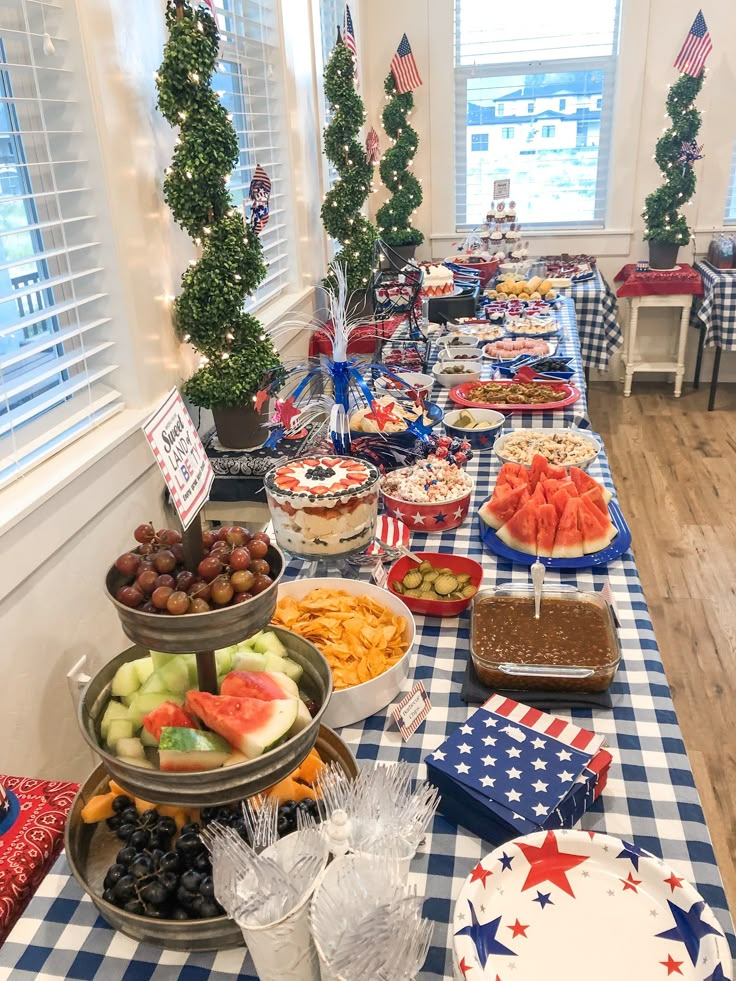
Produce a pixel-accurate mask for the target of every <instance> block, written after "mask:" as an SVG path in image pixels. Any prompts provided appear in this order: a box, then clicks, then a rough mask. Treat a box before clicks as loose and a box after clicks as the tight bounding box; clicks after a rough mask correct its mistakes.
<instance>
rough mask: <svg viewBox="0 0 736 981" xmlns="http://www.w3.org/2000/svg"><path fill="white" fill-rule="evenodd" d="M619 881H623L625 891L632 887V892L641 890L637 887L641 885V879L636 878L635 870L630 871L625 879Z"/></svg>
mask: <svg viewBox="0 0 736 981" xmlns="http://www.w3.org/2000/svg"><path fill="white" fill-rule="evenodd" d="M619 882H623V884H624V892H626V890H627V889H630V890H631V891H632V892H635V893H637V894H638V892H639V890H638V889H637V888H636V887H637V886H640V885H641V879H635V878H634V873H633V872H629V874H628V875H627V876H626V878H625V879H619Z"/></svg>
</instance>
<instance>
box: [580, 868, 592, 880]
mask: <svg viewBox="0 0 736 981" xmlns="http://www.w3.org/2000/svg"><path fill="white" fill-rule="evenodd" d="M580 874H581V875H582V877H583V878H584V879H589V878H590V872H588V871H587V870H586V869H583V871H582V872H581V873H580Z"/></svg>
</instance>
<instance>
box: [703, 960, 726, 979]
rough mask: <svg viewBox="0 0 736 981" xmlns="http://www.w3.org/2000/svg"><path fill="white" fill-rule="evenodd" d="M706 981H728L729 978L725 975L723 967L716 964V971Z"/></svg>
mask: <svg viewBox="0 0 736 981" xmlns="http://www.w3.org/2000/svg"><path fill="white" fill-rule="evenodd" d="M705 981H728V978H727V977H726V975H725V974H724V973H723V967H722V966H721V965H720V964H716V969H715V971H714V972H713V973H712V974H709V975H708V977H707V978H706V979H705Z"/></svg>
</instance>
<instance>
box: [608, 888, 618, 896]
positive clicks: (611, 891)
mask: <svg viewBox="0 0 736 981" xmlns="http://www.w3.org/2000/svg"><path fill="white" fill-rule="evenodd" d="M606 891H607V893H608V895H609V896H615V895H616V893H615V892H614V891H613V889H608V890H606Z"/></svg>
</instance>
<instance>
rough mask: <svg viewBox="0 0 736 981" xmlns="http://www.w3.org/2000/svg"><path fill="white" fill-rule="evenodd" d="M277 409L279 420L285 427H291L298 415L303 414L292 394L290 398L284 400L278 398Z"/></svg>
mask: <svg viewBox="0 0 736 981" xmlns="http://www.w3.org/2000/svg"><path fill="white" fill-rule="evenodd" d="M276 411H277V412H278V416H279V421H280V423H281V425H282V426H283V427H284V429H291V427H292V423H293V422H294V420H295V419H296V417H297V416H298V415H300V414H301V410H300V409H297V407H296V406H295V405H294V396H293V395H290V396H289V397H288V399H284V401H283V402H282V401H281V400H280V399H277V400H276Z"/></svg>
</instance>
